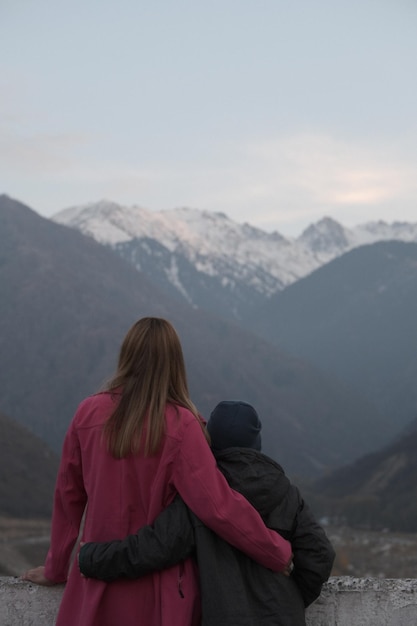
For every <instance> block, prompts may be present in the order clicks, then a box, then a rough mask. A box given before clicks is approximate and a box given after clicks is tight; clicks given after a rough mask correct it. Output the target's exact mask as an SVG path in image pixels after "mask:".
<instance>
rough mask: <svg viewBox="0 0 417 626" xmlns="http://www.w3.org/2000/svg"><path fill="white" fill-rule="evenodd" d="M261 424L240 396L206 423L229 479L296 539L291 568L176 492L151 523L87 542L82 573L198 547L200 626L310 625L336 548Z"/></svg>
mask: <svg viewBox="0 0 417 626" xmlns="http://www.w3.org/2000/svg"><path fill="white" fill-rule="evenodd" d="M261 428H262V425H261V422H260V419H259V416H258V414H257V412H256V411H255V409H254V408H253V407H252V406H251V405H249V404H247V403H246V402H240V401H223V402H220V403H219V404H218V405H217V406H216V408H215V409H214V411H213V412H212V414H211V416H210V419H209V421H208V424H207V429H208V431H209V434H210V437H211V443H212V449H213V453H214V455H215V457H216V460H217V464H218V466H219V468H220V470H221V471H222V472H223V474H224V476H225V477H226V479H227V481H228V482H229V484H230V486H231V487H232V488H233V489H235V490H236V491H239V492H240V493H242V494H243V495H244V496H245V497H246V498H247V499H248V500H249V502H250V503H251V504H252V505H253V506H254V507H255V508H256V509H257V510H258V512H259V513H260V515H261V516H262V518H263V520H264V522H265V524H266V525H267V526H269V527H270V528H272V529H274V530H276V531H277V532H279V533H280V534H281V535H282V536H283V537H284V538H285V539H288V540H289V541H290V542H291V545H292V549H293V569H292V571H291V573H290V575H287V576H286V575H284V574H282V573H275V572H272V571H271V570H268V569H267V568H264V567H262V566H261V565H259V564H258V563H256V562H255V561H253V560H252V559H250V558H249V557H247V556H246V555H244V554H243V553H242V552H240V551H239V550H237V549H236V548H234V547H233V546H231V545H230V544H228V543H227V542H225V541H224V540H222V539H221V538H220V537H219V536H218V535H216V534H215V533H214V532H212V531H211V530H210V529H208V528H207V527H206V526H204V524H203V523H202V522H201V521H200V520H199V519H198V518H197V517H196V516H195V515H194V514H193V512H192V511H190V510H189V509H188V507H187V506H186V505H185V504H184V502H183V501H182V500H181V498H180V497H179V496H177V497H176V499H175V500H174V501H173V503H172V504H171V505H170V506H169V507H168V508H167V509H165V511H163V512H162V513H161V514H160V515H159V516H158V517H157V519H156V520H155V522H154V524H153V525H152V526H145V527H143V528H141V529H139V530H138V532H137V533H136V534H135V535H130V536H128V537H126V538H125V539H123V540H116V541H111V542H107V543H93V542H90V543H86V544H84V545H83V546H82V547H81V550H80V553H79V567H80V570H81V573H82V574H83V575H84V576H86V577H91V578H98V579H101V580H105V581H107V582H109V581H112V580H115V579H117V578H120V577H125V578H137V577H139V576H144V575H149V574H151V572H152V571H154V570H158V569H164V568H166V567H170V566H172V565H174V564H176V563H178V562H180V561H181V560H183V559H185V558H187V557H188V556H190V555H191V554H195V556H196V559H197V562H198V568H199V573H200V587H201V598H202V616H203V617H202V626H255V625H256V626H305V608H306V607H307V606H308V605H309V604H311V603H312V602H313V601H314V600H315V599H316V598H318V596H319V595H320V592H321V588H322V585H323V583H324V582H326V581H327V580H328V578H329V576H330V573H331V569H332V566H333V561H334V558H335V552H334V550H333V547H332V545H331V543H330V541H329V539H328V538H327V536H326V534H325V532H324V530H323V528H322V527H321V526H320V525H319V524H318V523H317V522H316V520H315V518H314V516H313V514H312V512H311V510H310V509H309V507H308V506H307V504H306V503H305V501H304V500H303V498H302V496H301V494H300V492H299V490H298V489H297V487H295V486H294V485H292V484H291V483H290V481H289V480H288V478H287V477H286V475H285V473H284V470H283V469H282V467H281V466H280V465H278V463H276V462H275V461H273V460H272V459H271V458H269V457H267V456H266V455H264V454H262V452H261V451H260V450H261ZM287 574H289V572H287ZM180 583H181V581H180V580H179V586H178V590H179V593H180V594H181V584H180Z"/></svg>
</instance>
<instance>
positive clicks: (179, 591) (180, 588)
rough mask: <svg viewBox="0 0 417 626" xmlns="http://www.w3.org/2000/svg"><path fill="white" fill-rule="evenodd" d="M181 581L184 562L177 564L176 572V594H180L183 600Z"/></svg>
mask: <svg viewBox="0 0 417 626" xmlns="http://www.w3.org/2000/svg"><path fill="white" fill-rule="evenodd" d="M183 579H184V562H183V561H181V563H180V564H179V570H178V593H179V594H180V597H181V598H184V592H183V590H182V581H183Z"/></svg>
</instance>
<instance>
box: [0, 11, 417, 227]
mask: <svg viewBox="0 0 417 626" xmlns="http://www.w3.org/2000/svg"><path fill="white" fill-rule="evenodd" d="M0 192H4V193H7V194H9V195H11V196H12V197H14V198H16V199H19V200H21V201H23V202H25V203H26V204H28V205H29V206H31V207H32V208H33V209H35V210H36V211H37V212H38V213H41V214H43V215H45V216H49V215H52V214H53V213H55V212H57V211H59V210H61V209H63V208H66V207H68V206H73V205H76V204H81V203H86V202H93V201H97V200H100V199H102V198H106V199H109V200H114V201H115V202H119V203H121V204H139V205H141V206H144V207H146V208H148V209H169V208H174V207H178V206H190V207H195V208H199V209H208V210H214V211H223V212H224V213H226V214H227V215H228V216H229V217H231V218H232V219H234V220H236V221H239V222H243V221H247V222H249V223H251V224H253V225H257V226H259V227H261V228H264V229H265V230H273V229H276V230H278V231H280V232H281V233H283V234H286V235H297V234H299V233H300V232H301V230H302V229H303V228H305V227H306V226H308V225H309V224H310V223H312V222H314V221H317V220H318V219H320V218H321V217H323V216H325V215H328V216H331V217H333V218H334V219H336V220H338V221H340V222H341V223H342V224H344V225H346V226H351V225H354V224H358V223H362V222H365V221H369V220H376V219H384V220H386V221H388V222H391V221H394V220H400V221H414V222H416V221H417V193H416V192H417V1H416V0H373V1H371V0H146V2H145V1H144V0H71V2H68V1H64V0H0Z"/></svg>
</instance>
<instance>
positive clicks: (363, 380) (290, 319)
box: [253, 241, 417, 436]
mask: <svg viewBox="0 0 417 626" xmlns="http://www.w3.org/2000/svg"><path fill="white" fill-rule="evenodd" d="M253 326H254V327H256V329H257V331H258V332H259V333H260V334H261V335H262V336H264V337H266V338H269V339H270V340H271V341H273V342H274V343H275V345H279V346H280V347H281V348H282V349H284V350H288V351H289V352H291V353H292V354H294V355H297V356H299V357H301V358H305V359H307V360H308V361H309V362H311V363H313V364H315V365H316V366H317V367H320V368H322V369H323V371H324V372H327V373H328V374H331V375H332V376H336V377H338V378H339V379H340V380H343V381H345V382H346V384H349V385H350V386H351V387H353V388H355V389H356V390H357V391H358V392H360V393H362V394H363V395H364V396H365V397H366V398H368V400H369V401H370V402H371V403H374V404H376V406H377V407H378V408H379V409H380V410H381V412H383V413H384V414H385V416H386V419H385V423H386V424H387V426H388V428H389V429H390V431H391V435H392V436H394V435H395V434H398V433H399V432H400V430H401V428H403V427H404V426H405V425H406V424H407V423H408V422H409V421H410V420H411V419H412V417H413V415H414V414H415V412H416V410H417V385H416V380H417V244H415V243H404V242H398V241H390V242H381V243H375V244H373V245H368V246H363V247H361V248H357V249H355V250H352V251H351V252H349V253H347V254H345V255H343V256H342V257H339V258H337V259H335V260H334V261H331V262H330V263H328V264H327V265H325V266H323V267H322V268H320V269H319V270H317V271H315V272H313V273H312V274H311V275H310V276H308V277H306V278H304V279H302V280H300V281H298V282H297V283H295V284H293V285H291V286H289V287H287V288H286V289H285V290H284V291H283V292H281V293H280V294H278V295H277V296H275V297H274V298H273V299H271V301H270V303H269V304H268V306H267V307H266V308H265V309H264V310H263V311H262V312H261V313H260V314H259V317H258V318H257V320H254V322H253Z"/></svg>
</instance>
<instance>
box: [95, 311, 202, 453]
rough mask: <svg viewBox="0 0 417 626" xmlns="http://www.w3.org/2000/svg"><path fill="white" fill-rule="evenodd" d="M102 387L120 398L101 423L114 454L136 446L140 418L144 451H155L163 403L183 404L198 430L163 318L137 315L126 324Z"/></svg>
mask: <svg viewBox="0 0 417 626" xmlns="http://www.w3.org/2000/svg"><path fill="white" fill-rule="evenodd" d="M107 389H108V390H109V391H115V390H118V389H120V390H121V398H120V402H119V404H118V405H117V407H116V409H115V410H114V412H113V413H112V415H111V416H110V417H109V419H108V420H107V421H106V423H105V425H104V436H105V437H106V439H107V444H108V448H109V451H110V452H111V454H112V455H113V456H114V457H116V458H123V457H126V456H128V455H129V454H131V453H137V452H138V451H139V447H140V443H141V436H142V432H143V428H144V425H145V421H146V437H145V447H144V453H145V454H154V453H155V452H156V451H157V450H158V448H159V446H160V443H161V440H162V437H163V435H164V432H165V409H166V405H167V404H168V403H171V404H173V405H179V406H183V407H186V408H187V409H189V410H190V411H191V412H192V413H193V414H194V415H195V417H196V418H197V419H198V420H199V422H200V424H201V425H202V428H203V430H204V427H203V424H202V421H201V418H200V416H199V414H198V411H197V409H196V407H195V406H194V404H193V403H192V402H191V400H190V397H189V393H188V385H187V377H186V371H185V363H184V356H183V352H182V348H181V343H180V340H179V337H178V335H177V333H176V331H175V329H174V327H173V326H172V325H171V324H170V323H169V322H168V321H167V320H164V319H161V318H157V317H143V318H142V319H140V320H138V321H137V322H136V323H135V324H134V325H133V326H132V328H131V329H130V330H129V331H128V333H127V335H126V337H125V339H124V340H123V343H122V346H121V349H120V354H119V361H118V366H117V371H116V373H115V375H114V377H113V378H112V379H111V380H110V382H109V383H108V385H107Z"/></svg>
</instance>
